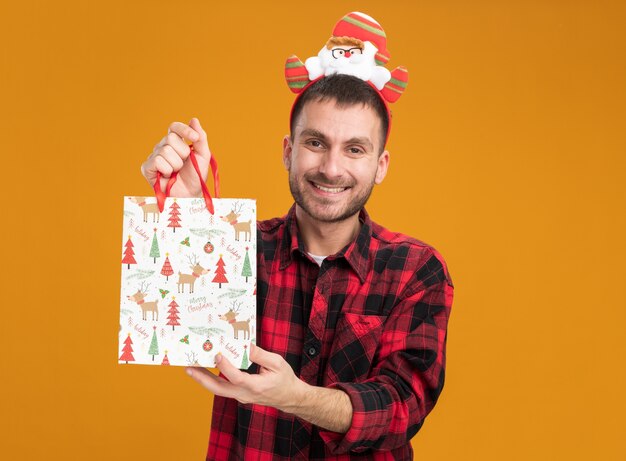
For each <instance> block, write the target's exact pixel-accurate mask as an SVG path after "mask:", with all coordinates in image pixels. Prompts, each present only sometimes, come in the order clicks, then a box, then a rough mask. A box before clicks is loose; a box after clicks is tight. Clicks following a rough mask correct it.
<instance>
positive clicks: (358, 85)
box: [289, 74, 389, 153]
mask: <svg viewBox="0 0 626 461" xmlns="http://www.w3.org/2000/svg"><path fill="white" fill-rule="evenodd" d="M328 100H333V101H335V103H336V104H337V106H339V107H345V106H353V105H357V104H362V105H365V106H367V107H371V108H372V109H374V111H375V112H376V113H377V114H378V117H379V118H380V122H381V123H380V125H381V130H380V131H381V133H380V136H381V138H380V139H381V146H380V152H379V153H382V152H383V151H384V150H385V141H386V139H387V131H388V130H389V115H388V113H387V107H386V106H385V103H384V102H383V100H382V98H381V96H380V95H379V94H378V92H377V91H376V90H375V89H374V88H372V87H371V86H370V85H369V84H368V83H367V82H364V81H363V80H361V79H360V78H358V77H353V76H352V75H341V74H339V75H338V74H334V75H330V76H328V77H324V78H322V79H320V80H318V81H317V82H315V83H313V84H312V85H311V86H310V87H308V88H307V89H306V90H305V91H304V93H302V94H300V95H299V97H298V99H297V100H296V102H295V104H294V106H293V109H292V111H291V120H289V129H290V130H291V138H292V139H293V129H294V125H295V124H296V121H297V120H298V117H299V116H300V113H301V112H302V109H303V108H304V106H305V104H306V103H307V102H309V101H315V102H322V101H328Z"/></svg>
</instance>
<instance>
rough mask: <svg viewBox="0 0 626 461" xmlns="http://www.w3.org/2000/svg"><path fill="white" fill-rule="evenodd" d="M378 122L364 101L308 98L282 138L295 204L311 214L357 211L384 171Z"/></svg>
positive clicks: (324, 216)
mask: <svg viewBox="0 0 626 461" xmlns="http://www.w3.org/2000/svg"><path fill="white" fill-rule="evenodd" d="M380 132H381V121H380V119H379V117H378V115H377V114H376V111H375V110H374V109H372V108H371V107H367V106H363V105H355V106H347V107H337V106H336V105H335V101H332V100H331V101H323V102H317V101H310V102H308V103H306V105H305V106H304V107H303V108H302V112H301V113H300V116H299V118H298V120H297V121H296V123H295V125H294V131H293V133H292V135H293V142H292V141H291V139H290V137H289V136H286V137H285V139H284V140H283V161H284V163H285V167H286V168H287V169H288V170H289V187H290V188H291V194H292V195H293V197H294V200H295V201H296V203H297V204H298V205H299V206H300V208H302V209H303V210H304V211H305V212H307V214H309V215H310V216H311V217H312V218H313V219H316V220H318V221H321V222H338V221H342V220H345V219H347V218H349V217H350V216H353V215H354V214H355V213H358V212H359V211H360V210H361V208H362V207H363V206H364V205H365V203H366V202H367V199H368V198H369V196H370V194H371V192H372V189H373V187H374V184H380V183H381V182H382V181H383V179H384V177H385V175H386V174H387V167H388V165H389V153H388V152H387V151H384V152H383V153H382V154H380V155H379V151H380V146H381V145H382V141H383V140H382V139H380Z"/></svg>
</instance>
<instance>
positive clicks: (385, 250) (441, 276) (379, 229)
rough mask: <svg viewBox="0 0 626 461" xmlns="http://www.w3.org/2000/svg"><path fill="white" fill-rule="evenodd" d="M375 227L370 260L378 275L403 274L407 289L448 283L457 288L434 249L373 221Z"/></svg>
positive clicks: (442, 260) (446, 267) (444, 263)
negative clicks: (408, 287)
mask: <svg viewBox="0 0 626 461" xmlns="http://www.w3.org/2000/svg"><path fill="white" fill-rule="evenodd" d="M371 226H372V240H371V244H370V256H371V257H372V259H373V265H372V269H373V270H374V272H378V273H382V272H383V271H386V270H390V269H391V270H394V271H400V273H401V274H402V276H403V277H405V278H406V280H405V282H406V284H407V285H416V284H417V285H422V286H430V285H433V284H435V283H438V282H444V281H445V282H447V283H448V284H449V285H450V286H453V284H452V278H451V276H450V272H449V271H448V266H447V264H446V262H445V260H444V258H443V256H442V255H441V253H440V252H439V251H437V250H436V249H435V248H434V247H433V246H432V245H429V244H428V243H425V242H423V241H421V240H418V239H416V238H414V237H411V236H409V235H406V234H403V233H400V232H394V231H391V230H389V229H387V228H385V227H383V226H381V225H380V224H378V223H375V222H373V221H371Z"/></svg>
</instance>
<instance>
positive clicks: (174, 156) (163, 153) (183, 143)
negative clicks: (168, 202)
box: [141, 117, 211, 197]
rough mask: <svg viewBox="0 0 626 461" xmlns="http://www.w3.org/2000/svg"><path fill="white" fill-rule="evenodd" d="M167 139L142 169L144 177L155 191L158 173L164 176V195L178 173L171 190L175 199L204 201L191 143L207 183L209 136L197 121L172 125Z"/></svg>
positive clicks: (156, 148)
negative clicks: (197, 198)
mask: <svg viewBox="0 0 626 461" xmlns="http://www.w3.org/2000/svg"><path fill="white" fill-rule="evenodd" d="M167 133H168V134H167V135H166V136H165V137H164V138H163V139H161V141H160V142H159V143H158V144H157V145H156V146H154V150H153V151H152V153H151V154H150V156H149V157H148V159H147V160H146V161H145V162H144V163H143V165H141V173H142V174H143V176H144V177H145V178H146V179H147V180H148V183H149V184H150V186H153V187H154V183H155V181H156V178H157V171H159V172H160V173H161V183H160V184H161V190H162V191H165V187H166V185H167V181H168V179H169V178H170V177H171V176H172V173H174V172H177V173H178V176H177V177H176V182H175V183H174V186H172V190H171V191H170V196H172V197H201V196H202V188H201V186H200V180H199V178H198V173H196V170H195V169H194V167H193V165H192V163H191V160H190V159H189V153H190V152H191V149H190V148H189V143H190V142H191V143H192V144H193V148H194V150H195V151H196V159H197V160H198V166H199V167H200V173H201V174H202V180H203V181H206V179H207V175H208V173H209V162H210V160H211V151H210V150H209V144H208V142H207V138H206V133H205V131H204V130H203V129H202V126H200V121H199V120H198V119H197V118H195V117H194V118H192V119H191V121H190V122H189V125H185V124H184V123H181V122H173V123H172V124H171V125H170V126H169V128H168V130H167Z"/></svg>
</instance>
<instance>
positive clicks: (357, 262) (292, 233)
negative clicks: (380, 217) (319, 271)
mask: <svg viewBox="0 0 626 461" xmlns="http://www.w3.org/2000/svg"><path fill="white" fill-rule="evenodd" d="M359 221H361V229H360V231H359V234H358V235H357V236H356V239H354V240H353V241H352V242H350V243H348V244H347V245H346V246H345V247H343V248H342V249H341V251H339V252H337V253H335V254H334V255H330V256H328V259H329V260H333V259H339V258H343V259H345V260H346V261H347V262H348V264H349V265H350V267H351V268H352V270H354V272H356V274H357V275H358V276H359V279H360V280H361V283H363V282H365V278H366V276H367V272H368V264H369V249H370V240H371V238H372V221H371V219H370V217H369V214H368V213H367V211H366V210H365V208H362V209H361V211H360V212H359ZM295 251H299V252H300V253H301V254H302V255H304V254H305V253H306V248H305V247H304V242H303V241H302V239H301V238H300V231H299V229H298V222H297V219H296V204H295V203H294V204H293V205H292V206H291V208H290V209H289V212H288V213H287V215H286V217H285V227H284V234H283V238H282V241H281V248H280V269H281V270H282V269H284V268H286V267H287V266H289V264H291V261H292V260H293V254H294V252H295Z"/></svg>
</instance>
